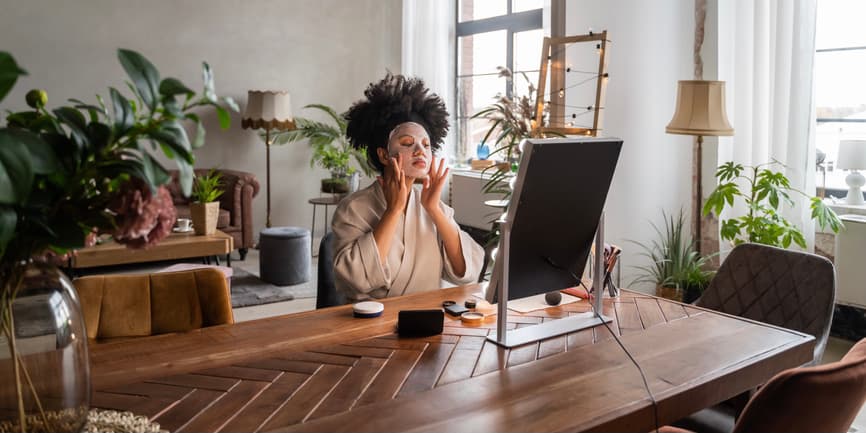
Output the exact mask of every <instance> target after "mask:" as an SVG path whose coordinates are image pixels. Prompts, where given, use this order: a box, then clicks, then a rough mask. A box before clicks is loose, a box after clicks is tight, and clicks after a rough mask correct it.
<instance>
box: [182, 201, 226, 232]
mask: <svg viewBox="0 0 866 433" xmlns="http://www.w3.org/2000/svg"><path fill="white" fill-rule="evenodd" d="M189 214H190V218H192V228H193V229H194V230H195V234H197V235H212V234H214V233H216V226H217V219H219V216H220V204H219V202H216V201H214V202H210V203H190V204H189Z"/></svg>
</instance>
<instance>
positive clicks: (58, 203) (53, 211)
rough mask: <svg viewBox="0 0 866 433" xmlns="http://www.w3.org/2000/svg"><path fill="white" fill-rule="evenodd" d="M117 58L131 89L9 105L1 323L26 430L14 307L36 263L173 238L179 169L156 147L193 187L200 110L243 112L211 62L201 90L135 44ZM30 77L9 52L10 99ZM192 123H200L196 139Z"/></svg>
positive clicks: (186, 188)
mask: <svg viewBox="0 0 866 433" xmlns="http://www.w3.org/2000/svg"><path fill="white" fill-rule="evenodd" d="M117 58H118V60H119V62H120V64H121V66H122V67H123V69H124V71H126V73H127V75H128V78H129V81H128V82H127V85H128V90H129V92H128V93H127V95H131V96H125V95H124V92H121V91H120V90H118V89H115V88H113V87H111V88H109V89H108V94H107V97H106V96H103V95H97V96H96V98H95V99H96V101H95V102H92V103H86V102H83V101H81V100H78V99H72V100H70V101H69V103H68V104H67V105H63V106H59V107H56V108H54V109H50V110H49V109H48V108H46V103H47V102H48V95H47V94H46V93H45V92H44V91H41V90H34V91H31V92H29V93H28V94H27V97H26V102H27V104H28V105H29V106H30V109H28V110H24V111H16V112H9V113H8V115H7V116H6V119H5V120H6V121H5V125H4V124H3V123H0V331H2V333H3V334H4V335H5V336H6V341H7V343H8V344H9V346H10V353H12V354H13V356H12V358H13V363H14V364H15V371H16V379H17V380H16V382H17V383H16V384H15V386H16V390H17V395H18V396H19V412H20V423H21V425H20V427H21V430H25V429H26V428H25V421H24V410H23V406H22V405H23V403H21V402H22V401H23V400H22V399H21V395H22V389H24V388H23V387H22V384H21V381H20V377H21V376H18V375H17V372H18V371H19V365H18V364H20V362H19V358H18V356H16V355H14V354H16V351H15V350H14V349H15V347H14V346H15V338H14V331H13V323H14V321H13V318H12V308H11V306H12V302H13V301H14V299H15V296H16V294H17V291H18V290H19V289H20V286H21V281H22V278H23V275H24V270H25V267H26V266H27V263H28V262H29V261H30V260H32V259H33V258H34V257H45V256H46V254H47V253H53V254H63V253H65V252H67V251H69V250H72V249H76V248H80V247H83V246H85V244H86V241H87V240H88V239H90V238H92V237H93V235H94V234H96V233H110V234H112V235H113V236H114V238H115V239H116V240H117V241H118V242H121V243H126V244H127V245H128V246H131V247H146V246H148V245H151V244H153V243H154V242H158V241H159V240H160V239H162V238H163V237H165V236H167V234H168V233H169V232H170V230H171V225H172V224H173V223H174V216H175V212H174V207H173V205H172V202H171V197H170V195H169V193H168V191H167V190H166V188H165V187H164V186H162V185H163V184H165V183H167V182H168V181H169V180H170V177H169V175H168V173H167V171H166V169H165V167H163V166H162V164H160V163H159V162H158V161H157V160H156V159H155V158H154V153H155V152H162V153H163V154H164V155H165V156H166V157H167V158H168V159H170V160H174V161H175V163H176V164H177V167H178V169H179V173H180V185H181V187H182V191H183V192H184V194H186V195H189V193H190V190H191V188H192V178H193V170H192V167H193V163H194V161H195V158H194V156H193V150H194V149H196V148H198V147H201V146H203V145H204V140H205V136H204V131H205V130H204V127H203V126H202V122H201V119H200V118H199V110H200V108H202V107H211V108H214V109H216V113H217V117H218V119H219V122H220V125H221V126H222V127H223V128H228V126H229V123H230V116H229V112H228V110H227V109H226V107H228V108H230V109H234V110H237V104H235V103H234V101H232V100H231V99H229V98H222V99H219V98H217V96H216V93H215V91H214V81H213V73H212V71H211V69H210V67H209V66H208V64H207V63H203V66H202V77H203V81H204V83H203V91H202V93H201V95H198V94H197V93H196V92H195V91H193V90H192V89H190V88H189V87H187V86H186V85H185V84H184V83H182V82H181V81H180V80H178V79H176V78H171V77H166V78H162V77H161V76H160V73H159V72H158V71H157V69H156V68H155V67H154V65H153V64H152V63H151V62H150V61H148V60H147V59H146V58H145V57H144V56H142V55H141V54H139V53H137V52H135V51H131V50H125V49H121V50H118V51H117ZM22 75H26V72H25V71H24V69H22V68H21V67H19V66H18V65H17V63H16V62H15V60H14V58H13V57H12V56H11V55H10V54H9V53H6V52H2V51H0V102H2V101H3V100H4V99H5V97H6V95H7V94H8V93H9V91H10V90H11V89H12V87H13V86H14V84H15V82H16V81H17V79H18V77H20V76H22ZM22 105H23V104H22ZM184 122H190V123H192V125H194V128H195V130H196V134H195V136H194V137H193V139H190V138H189V137H188V136H187V132H186V130H185V129H184V126H183V123H184ZM20 368H22V369H23V368H24V366H23V365H21V366H20ZM23 377H24V378H28V379H27V380H28V381H29V377H30V376H29V375H27V374H24V375H23ZM7 386H8V385H7ZM30 388H31V389H32V384H31V387H30ZM32 397H33V398H37V396H36V395H33V396H32Z"/></svg>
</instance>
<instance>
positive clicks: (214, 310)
mask: <svg viewBox="0 0 866 433" xmlns="http://www.w3.org/2000/svg"><path fill="white" fill-rule="evenodd" d="M74 284H75V289H76V291H77V292H78V296H79V299H80V300H81V310H82V313H83V315H84V323H85V327H86V329H87V337H88V338H91V339H107V338H115V337H143V336H147V335H156V334H165V333H170V332H185V331H190V330H193V329H198V328H202V327H205V326H214V325H223V324H231V323H234V317H233V316H232V304H231V296H230V295H229V289H228V284H227V282H226V277H225V275H223V273H222V272H220V271H219V270H217V269H213V268H202V269H193V270H189V271H180V272H166V273H153V274H140V275H93V276H87V277H82V278H79V279H77V280H75V282H74Z"/></svg>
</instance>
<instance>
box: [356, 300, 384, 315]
mask: <svg viewBox="0 0 866 433" xmlns="http://www.w3.org/2000/svg"><path fill="white" fill-rule="evenodd" d="M383 311H385V306H384V305H382V303H381V302H373V301H364V302H358V303H357V304H355V305H352V313H353V314H354V316H355V317H359V318H361V319H371V318H373V317H379V316H381V315H382V312H383Z"/></svg>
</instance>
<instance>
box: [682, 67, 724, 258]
mask: <svg viewBox="0 0 866 433" xmlns="http://www.w3.org/2000/svg"><path fill="white" fill-rule="evenodd" d="M665 131H666V132H667V133H668V134H683V135H696V136H697V137H698V139H697V143H696V144H695V146H694V157H693V158H694V159H693V161H694V167H695V178H694V179H693V182H692V206H693V209H692V213H693V215H692V218H694V226H693V227H694V230H695V234H694V237H693V239H694V242H695V250H696V251H697V252H698V254H701V207H702V200H703V194H702V192H701V179H702V178H701V176H702V173H701V171H702V170H701V164H702V155H703V154H702V149H701V146H702V145H703V143H704V137H705V136H727V135H734V128H733V127H732V126H731V124H730V123H728V116H727V114H726V110H725V82H724V81H705V80H683V81H680V82H679V86H678V89H677V106H676V111H674V117H673V119H671V122H670V123H669V124H668V126H667V128H665Z"/></svg>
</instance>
